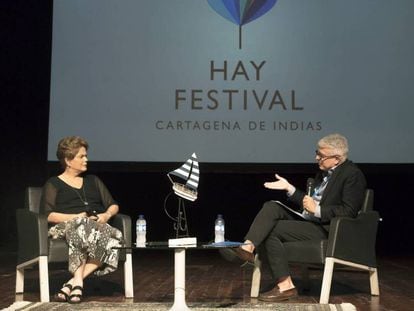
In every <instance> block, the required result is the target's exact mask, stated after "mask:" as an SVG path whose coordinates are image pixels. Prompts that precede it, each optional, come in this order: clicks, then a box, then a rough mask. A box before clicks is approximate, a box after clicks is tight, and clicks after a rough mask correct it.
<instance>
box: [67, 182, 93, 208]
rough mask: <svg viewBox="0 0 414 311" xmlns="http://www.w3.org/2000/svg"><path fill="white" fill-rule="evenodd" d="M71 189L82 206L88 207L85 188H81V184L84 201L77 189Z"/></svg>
mask: <svg viewBox="0 0 414 311" xmlns="http://www.w3.org/2000/svg"><path fill="white" fill-rule="evenodd" d="M71 188H72V189H73V191H75V193H76V194H77V195H78V197H79V199H80V200H81V201H82V203H83V205H88V204H89V203H88V200H87V199H86V194H85V188H84V187H83V184H82V187H81V189H82V192H83V197H84V198H85V199H83V198H82V196H81V194H80V193H79V191H78V189H76V188H73V187H71Z"/></svg>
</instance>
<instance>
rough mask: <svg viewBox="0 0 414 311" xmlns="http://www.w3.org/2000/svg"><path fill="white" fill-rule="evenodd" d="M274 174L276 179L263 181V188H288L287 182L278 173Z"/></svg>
mask: <svg viewBox="0 0 414 311" xmlns="http://www.w3.org/2000/svg"><path fill="white" fill-rule="evenodd" d="M275 176H276V181H272V182H265V183H264V186H265V188H268V189H273V190H286V191H287V190H288V189H289V186H290V184H289V182H288V181H287V180H286V179H285V178H283V177H280V176H279V175H278V174H275Z"/></svg>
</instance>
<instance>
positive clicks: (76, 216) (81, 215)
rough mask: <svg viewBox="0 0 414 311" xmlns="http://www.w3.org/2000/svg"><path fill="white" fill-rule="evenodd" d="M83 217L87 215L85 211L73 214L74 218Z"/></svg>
mask: <svg viewBox="0 0 414 311" xmlns="http://www.w3.org/2000/svg"><path fill="white" fill-rule="evenodd" d="M85 217H88V214H87V213H86V212H82V213H79V214H75V217H74V218H85Z"/></svg>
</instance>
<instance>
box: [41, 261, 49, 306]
mask: <svg viewBox="0 0 414 311" xmlns="http://www.w3.org/2000/svg"><path fill="white" fill-rule="evenodd" d="M39 281H40V301H41V302H49V268H48V262H47V256H40V257H39Z"/></svg>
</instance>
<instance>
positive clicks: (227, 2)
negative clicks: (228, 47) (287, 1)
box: [207, 0, 277, 49]
mask: <svg viewBox="0 0 414 311" xmlns="http://www.w3.org/2000/svg"><path fill="white" fill-rule="evenodd" d="M276 1H277V0H207V2H208V4H209V5H210V6H211V7H212V8H213V10H214V11H216V12H217V13H218V14H220V15H221V16H223V17H224V18H225V19H227V20H229V21H230V22H232V23H234V24H236V25H238V26H239V49H241V47H242V26H243V25H246V24H247V23H250V22H251V21H254V20H255V19H257V18H259V17H260V16H262V15H264V14H265V13H266V12H268V11H270V9H271V8H272V7H273V6H274V5H275V4H276Z"/></svg>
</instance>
